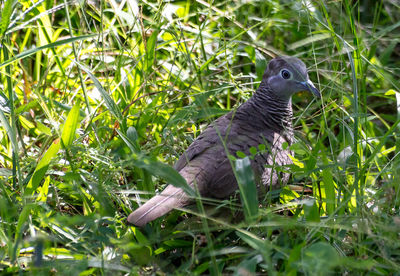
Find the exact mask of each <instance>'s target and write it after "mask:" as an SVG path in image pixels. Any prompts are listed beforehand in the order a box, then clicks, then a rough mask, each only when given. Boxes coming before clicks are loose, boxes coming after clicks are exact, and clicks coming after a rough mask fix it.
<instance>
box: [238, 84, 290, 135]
mask: <svg viewBox="0 0 400 276" xmlns="http://www.w3.org/2000/svg"><path fill="white" fill-rule="evenodd" d="M236 116H240V117H242V118H243V119H245V120H246V121H248V122H249V124H252V125H254V126H255V127H259V128H268V129H273V130H275V131H278V132H282V131H285V130H288V131H291V129H292V116H293V111H292V99H291V98H289V99H281V98H278V97H276V96H275V94H274V93H273V92H272V91H270V89H269V88H268V87H265V86H260V87H259V88H258V89H257V91H256V93H255V94H254V95H253V97H251V98H250V99H249V100H248V101H247V102H246V103H244V104H243V105H241V106H240V107H239V108H238V110H237V114H236Z"/></svg>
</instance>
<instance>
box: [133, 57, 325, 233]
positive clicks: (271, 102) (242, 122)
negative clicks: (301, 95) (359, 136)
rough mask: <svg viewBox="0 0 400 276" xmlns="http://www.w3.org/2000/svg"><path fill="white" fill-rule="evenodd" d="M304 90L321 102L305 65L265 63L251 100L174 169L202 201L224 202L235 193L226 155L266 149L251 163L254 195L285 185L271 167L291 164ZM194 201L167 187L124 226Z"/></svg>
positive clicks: (292, 60)
mask: <svg viewBox="0 0 400 276" xmlns="http://www.w3.org/2000/svg"><path fill="white" fill-rule="evenodd" d="M300 91H308V92H311V93H312V94H314V96H315V97H317V98H321V93H320V91H319V90H318V89H317V88H316V87H315V85H314V84H313V83H312V81H311V80H310V79H309V76H308V72H307V68H306V65H305V64H304V63H303V62H302V61H301V60H300V59H298V58H296V57H291V56H281V57H276V58H273V59H271V60H270V62H269V63H268V65H267V68H266V69H265V72H264V74H263V77H262V80H261V83H260V85H259V87H258V89H257V90H256V91H255V93H254V94H253V96H252V97H251V98H250V99H248V100H247V101H246V102H244V103H243V104H241V105H240V106H239V107H237V108H236V109H234V110H232V111H231V112H229V113H227V114H225V115H223V116H221V117H219V118H218V119H216V120H215V121H214V122H212V123H211V124H210V125H209V126H208V127H207V128H206V129H205V130H204V131H203V132H202V133H201V134H200V135H199V136H198V137H197V139H195V140H194V141H193V142H192V144H190V145H189V147H188V148H187V150H186V151H185V152H184V153H183V154H182V155H181V156H180V158H179V159H178V161H177V162H176V164H175V166H174V168H175V169H176V170H177V171H178V172H179V173H180V174H181V175H182V177H183V178H184V179H185V180H186V182H187V183H188V185H189V186H191V187H192V188H196V189H197V191H198V192H199V194H200V195H201V197H208V198H214V199H227V198H229V197H230V196H232V195H233V194H234V193H235V192H236V190H237V189H238V184H237V181H236V178H235V174H234V172H233V169H232V165H231V162H230V160H229V157H228V156H229V154H231V155H233V156H235V154H236V153H237V152H238V151H240V152H243V153H245V154H247V155H250V153H249V150H250V148H251V147H256V148H257V147H258V146H259V145H261V144H264V145H266V144H267V147H266V148H267V150H265V151H263V152H260V153H258V154H256V155H255V156H254V158H252V159H251V168H252V170H253V173H254V178H255V181H256V183H257V188H258V191H259V192H260V191H262V190H264V191H265V189H266V188H268V187H277V186H278V187H279V186H280V185H285V184H286V183H287V182H288V181H289V178H290V174H289V173H287V172H277V171H276V170H274V169H273V166H276V165H278V166H283V165H288V164H291V163H292V161H291V159H290V157H289V154H291V152H290V149H289V147H287V146H283V145H284V143H285V142H286V143H287V144H288V145H290V144H291V143H292V142H293V127H292V117H293V111H292V95H293V94H295V93H296V92H300ZM193 203H194V199H192V197H190V196H188V195H187V193H186V192H185V191H184V190H183V189H182V188H179V187H176V186H173V185H172V184H170V185H168V186H167V187H166V188H165V189H164V190H163V191H162V192H161V193H160V194H157V195H155V196H154V197H152V198H151V199H149V200H148V201H147V202H146V203H144V204H143V205H142V206H140V207H139V208H138V209H136V210H135V211H133V212H132V213H131V214H130V215H129V216H128V222H129V223H131V224H133V225H135V226H137V227H144V226H145V225H146V224H147V223H149V222H151V221H153V220H155V219H157V218H159V217H161V216H163V215H165V214H167V213H168V212H170V211H172V210H173V209H176V208H182V207H185V206H187V205H190V204H193Z"/></svg>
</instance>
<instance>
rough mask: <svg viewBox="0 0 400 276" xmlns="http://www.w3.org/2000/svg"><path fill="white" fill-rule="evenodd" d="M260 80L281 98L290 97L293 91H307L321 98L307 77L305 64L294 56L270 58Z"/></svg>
mask: <svg viewBox="0 0 400 276" xmlns="http://www.w3.org/2000/svg"><path fill="white" fill-rule="evenodd" d="M262 82H264V84H265V85H267V86H268V87H269V88H271V89H270V90H271V91H272V92H273V93H274V94H275V95H276V96H277V97H278V98H281V99H290V97H291V96H292V95H293V94H294V93H296V92H300V91H309V92H311V93H312V94H314V96H316V97H318V98H321V93H320V92H319V90H318V89H317V88H316V87H315V86H314V84H313V83H312V82H311V81H310V79H309V77H308V73H307V68H306V66H305V64H304V63H303V62H302V61H301V60H300V59H298V58H295V57H287V56H284V57H277V58H274V59H272V60H271V61H270V62H269V64H268V67H267V69H266V70H265V72H264V75H263V80H262Z"/></svg>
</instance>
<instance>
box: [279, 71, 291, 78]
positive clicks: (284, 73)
mask: <svg viewBox="0 0 400 276" xmlns="http://www.w3.org/2000/svg"><path fill="white" fill-rule="evenodd" d="M281 76H282V78H284V79H285V80H287V79H290V72H289V71H288V70H286V69H283V70H282V71H281Z"/></svg>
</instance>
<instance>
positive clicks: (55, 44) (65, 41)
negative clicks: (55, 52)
mask: <svg viewBox="0 0 400 276" xmlns="http://www.w3.org/2000/svg"><path fill="white" fill-rule="evenodd" d="M95 36H97V34H91V35H82V36H77V37H72V38H67V39H62V40H58V41H56V42H53V43H49V44H46V45H43V46H39V47H35V48H32V49H29V50H27V51H24V52H22V53H19V54H18V55H15V56H14V57H12V58H10V59H8V60H6V61H4V62H3V63H1V64H0V68H2V67H4V66H6V65H9V64H11V63H13V62H14V61H18V60H20V59H24V58H26V57H29V56H31V55H33V54H35V53H37V52H39V51H42V50H45V49H49V48H54V47H58V46H62V45H65V44H69V43H71V42H74V41H79V40H85V39H88V38H92V37H95Z"/></svg>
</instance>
